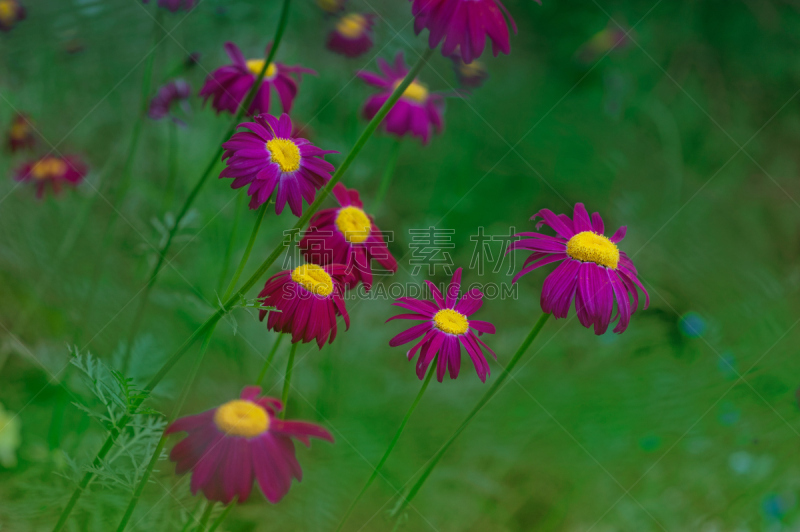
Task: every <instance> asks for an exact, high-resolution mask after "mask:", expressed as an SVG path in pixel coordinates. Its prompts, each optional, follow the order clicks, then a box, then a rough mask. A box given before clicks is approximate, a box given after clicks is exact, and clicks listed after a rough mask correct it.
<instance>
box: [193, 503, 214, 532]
mask: <svg viewBox="0 0 800 532" xmlns="http://www.w3.org/2000/svg"><path fill="white" fill-rule="evenodd" d="M215 504H216V502H214V501H208V503H207V504H206V509H205V510H203V515H202V516H200V522H199V523H197V526H196V527H195V529H194V532H203V530H205V529H206V525H207V524H208V519H209V518H210V517H211V512H213V511H214V505H215Z"/></svg>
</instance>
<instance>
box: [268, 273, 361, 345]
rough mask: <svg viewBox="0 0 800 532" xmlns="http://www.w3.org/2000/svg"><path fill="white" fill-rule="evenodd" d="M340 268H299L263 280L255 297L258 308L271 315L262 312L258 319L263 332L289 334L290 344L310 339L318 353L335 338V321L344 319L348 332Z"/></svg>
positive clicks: (347, 317)
mask: <svg viewBox="0 0 800 532" xmlns="http://www.w3.org/2000/svg"><path fill="white" fill-rule="evenodd" d="M346 269H347V268H346V267H345V266H343V265H341V264H329V265H327V266H319V265H317V264H311V263H308V264H303V265H302V266H298V267H297V268H295V269H294V270H291V271H289V270H286V271H282V272H280V273H277V274H275V275H273V276H272V277H270V278H269V279H267V283H266V284H265V285H264V289H263V290H262V291H261V293H260V294H258V298H259V299H260V300H262V304H263V305H264V306H267V307H275V309H276V310H275V311H268V310H262V311H261V312H260V314H259V319H260V320H261V321H264V317H266V316H267V315H269V317H268V318H267V328H268V329H271V330H273V331H275V332H283V333H291V334H292V342H293V343H296V342H300V341H302V342H303V343H308V342H310V341H312V340H314V339H316V341H317V345H318V346H319V348H320V349H322V346H323V345H325V342H326V341H327V342H328V343H332V342H333V340H334V339H335V338H336V317H337V316H342V317H343V318H344V323H345V328H346V329H349V328H350V316H349V315H348V314H347V309H346V308H345V305H344V299H343V298H342V295H343V294H344V276H345V275H346V273H345V272H346Z"/></svg>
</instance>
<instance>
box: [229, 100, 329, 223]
mask: <svg viewBox="0 0 800 532" xmlns="http://www.w3.org/2000/svg"><path fill="white" fill-rule="evenodd" d="M238 127H239V128H240V129H246V130H249V131H238V132H236V133H234V134H233V136H232V137H231V138H230V140H229V141H227V142H225V143H224V144H223V145H222V147H223V148H225V153H224V154H223V155H222V160H223V161H226V163H227V164H228V167H227V168H225V169H224V170H223V171H222V173H220V175H219V177H220V178H226V177H227V178H233V183H232V184H231V187H232V188H241V187H243V186H246V185H248V186H249V188H248V189H247V193H248V194H249V195H250V208H251V209H257V208H258V207H259V206H260V205H262V204H263V203H265V202H266V201H267V200H269V198H270V196H272V192H273V191H274V190H275V189H276V188H277V189H278V192H277V196H276V199H275V212H276V213H278V214H280V213H282V212H283V208H284V207H285V206H286V203H287V202H288V203H289V208H290V209H292V213H293V214H294V215H295V216H298V217H299V216H300V215H302V214H303V199H304V198H305V200H306V201H307V202H308V203H309V204H311V203H313V202H314V196H315V195H316V191H317V190H319V189H321V188H322V187H323V186H325V183H327V182H328V181H329V180H330V179H331V174H330V173H331V172H332V171H333V165H332V164H331V163H329V162H328V161H326V160H325V159H323V157H324V156H325V155H326V154H328V153H336V152H335V151H330V150H322V149H320V148H317V147H316V146H314V145H313V144H311V143H310V142H309V141H307V140H306V139H301V138H295V137H293V136H292V121H291V120H290V119H289V115H287V114H283V115H281V117H280V119H278V118H275V117H274V116H271V115H259V116H257V117H255V118H254V121H253V122H245V123H242V124H239V126H238Z"/></svg>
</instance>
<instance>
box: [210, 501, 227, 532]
mask: <svg viewBox="0 0 800 532" xmlns="http://www.w3.org/2000/svg"><path fill="white" fill-rule="evenodd" d="M232 508H233V503H232V502H231V503H230V504H229V505H228V506H226V507H225V509H224V510H223V511H222V513H221V514H219V517H217V518H216V519H215V520H214V522H213V523H212V524H211V527H210V528H209V529H208V532H214V531H215V530H216V529H217V528H219V525H221V524H222V522H223V521H224V520H225V518H226V517H228V514H229V513H230V511H231V509H232Z"/></svg>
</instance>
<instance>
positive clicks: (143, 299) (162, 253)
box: [123, 0, 291, 364]
mask: <svg viewBox="0 0 800 532" xmlns="http://www.w3.org/2000/svg"><path fill="white" fill-rule="evenodd" d="M290 3H291V0H284V1H283V7H282V8H281V15H280V19H279V20H278V28H277V30H276V31H275V38H274V39H273V41H272V42H273V44H272V47H270V49H269V52H268V53H267V58H266V60H265V61H264V66H263V67H262V68H261V72H259V73H258V76H257V77H256V80H255V82H254V83H253V86H252V87H250V91H249V92H248V93H247V97H246V98H245V99H244V101H243V102H242V103H241V104H240V105H239V109H238V110H237V111H236V115H235V116H234V117H233V120H231V124H230V126H229V127H228V130H227V131H226V132H225V135H224V136H223V137H222V140H221V141H220V143H219V148H217V151H216V152H215V153H214V156H213V157H212V158H211V160H210V161H209V163H208V165H207V166H206V169H205V170H204V171H203V174H202V175H201V176H200V179H199V180H198V181H197V183H196V184H195V186H194V188H193V189H192V191H191V192H190V193H189V196H188V197H187V198H186V201H185V202H184V203H183V206H182V207H181V210H180V211H179V212H178V215H177V216H176V217H175V223H174V224H173V226H172V227H171V228H170V229H169V233H167V239H166V241H165V242H164V245H163V246H162V247H161V249H160V250H159V251H158V260H156V263H155V266H153V269H152V271H151V272H150V276H149V277H148V280H147V285H146V286H145V289H144V291H143V292H142V295H141V296H140V299H139V306H138V308H137V309H136V314H135V315H134V318H133V322H131V328H130V331H129V332H128V340H127V342H126V343H125V354H124V356H123V363H124V364H127V362H128V359H129V358H130V349H131V345H132V344H133V339H134V338H135V337H136V333H137V332H138V330H139V327H140V326H141V323H142V318H143V317H144V311H145V308H146V307H147V302H148V300H149V299H150V292H151V290H152V289H153V285H155V283H156V279H157V278H158V274H159V273H160V272H161V269H162V267H163V266H164V262H165V260H166V256H167V252H168V251H169V248H170V247H171V246H172V241H173V239H174V237H175V233H177V232H178V229H179V228H180V224H181V222H182V221H183V218H184V216H186V213H187V212H189V208H190V207H191V206H192V204H193V203H194V200H195V198H197V195H198V194H199V193H200V190H201V189H202V188H203V185H204V184H205V182H206V181H207V180H208V177H209V176H210V175H211V172H212V170H213V169H214V166H216V164H217V161H219V159H220V157H222V154H223V151H224V150H223V148H222V143H223V142H225V141H226V140H227V139H228V138H229V137H230V136H231V135H233V133H234V132H235V131H236V127H237V126H238V125H239V121H240V120H241V119H242V117H243V116H244V114H245V112H247V110H248V109H249V108H250V104H251V103H253V100H254V99H255V97H256V93H257V92H258V89H259V87H261V83H262V82H263V81H264V76H265V75H266V73H267V68H268V67H269V65H270V63H272V61H273V59H274V58H275V53H276V52H277V51H278V47H279V46H280V43H281V39H282V38H283V33H284V31H285V30H286V24H287V22H288V20H289V4H290Z"/></svg>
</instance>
